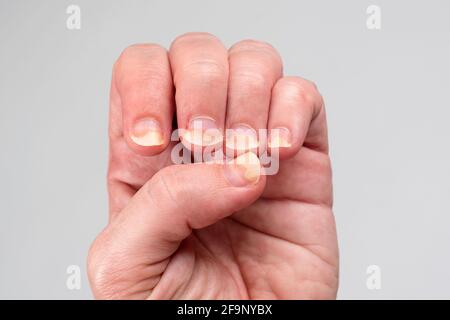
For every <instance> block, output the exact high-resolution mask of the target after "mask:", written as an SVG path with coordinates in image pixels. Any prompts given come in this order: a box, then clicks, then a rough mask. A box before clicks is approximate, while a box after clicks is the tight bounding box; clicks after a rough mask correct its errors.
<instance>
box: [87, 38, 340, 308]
mask: <svg viewBox="0 0 450 320" xmlns="http://www.w3.org/2000/svg"><path fill="white" fill-rule="evenodd" d="M175 92H176V93H175ZM175 115H176V119H177V122H176V123H177V126H178V128H179V129H188V126H189V123H190V120H191V119H192V118H195V117H198V116H206V117H208V119H213V120H215V123H216V124H217V127H218V129H219V130H221V131H222V132H223V130H225V129H226V128H232V127H233V126H235V125H236V124H246V125H247V126H249V127H252V128H254V129H269V130H270V129H272V128H278V127H283V128H286V129H288V130H289V134H290V136H288V138H287V139H288V141H289V143H288V144H285V145H284V146H282V147H280V148H276V146H274V147H273V148H271V147H268V148H269V150H270V151H271V150H274V149H275V148H276V149H277V151H279V154H280V159H281V161H280V169H279V172H278V173H277V174H276V175H269V176H265V175H260V176H256V177H253V178H252V179H251V181H250V180H249V178H248V176H246V175H245V174H244V173H247V172H248V171H246V169H248V167H246V166H242V165H231V164H223V163H217V164H205V163H201V164H183V165H174V164H173V163H172V162H171V157H170V152H171V149H172V147H173V146H174V144H175V142H171V141H170V134H171V132H172V130H173V129H174V128H173V121H172V119H173V117H174V116H175ZM149 118H151V119H153V120H155V121H156V123H158V124H159V127H160V129H161V134H162V140H161V143H160V144H153V145H141V144H139V143H136V142H135V141H134V140H133V139H132V136H133V134H134V132H135V131H133V130H134V129H133V128H134V125H135V124H136V123H137V122H138V121H139V120H140V119H149ZM109 136H110V160H109V171H108V189H109V202H110V220H109V223H108V225H107V227H106V228H105V229H104V230H103V231H102V232H101V233H100V234H99V235H98V237H97V238H96V240H95V241H94V243H93V245H92V247H91V249H90V252H89V257H88V274H89V280H90V283H91V287H92V290H93V293H94V295H95V297H96V298H99V299H334V298H335V297H336V292H337V288H338V266H339V262H338V247H337V240H336V231H335V222H334V216H333V212H332V201H333V200H332V180H331V166H330V159H329V156H328V142H327V125H326V117H325V109H324V104H323V99H322V97H321V95H320V94H319V92H318V91H317V88H316V86H315V85H314V84H313V83H312V82H310V81H308V80H305V79H303V78H300V77H293V76H284V75H283V72H282V60H281V57H280V56H279V54H278V52H277V51H276V50H275V49H274V48H273V47H272V46H271V45H269V44H267V43H264V42H259V41H252V40H245V41H241V42H238V43H236V44H235V45H233V46H232V47H231V48H230V49H228V50H227V49H226V48H225V47H224V46H223V44H222V43H221V42H220V40H219V39H217V38H216V37H214V36H213V35H210V34H207V33H188V34H184V35H182V36H179V37H178V38H176V39H175V40H174V42H173V43H172V45H171V47H170V49H169V50H168V51H166V50H165V49H164V48H162V47H160V46H158V45H155V44H142V45H133V46H130V47H128V48H127V49H125V50H124V51H123V53H122V54H121V56H120V57H119V58H118V60H117V62H116V63H115V65H114V68H113V77H112V84H111V94H110V120H109ZM225 140H226V139H225ZM184 143H186V141H184ZM187 147H189V146H187ZM253 168H254V167H253ZM258 168H259V165H258ZM252 172H253V171H252ZM246 177H247V178H246Z"/></svg>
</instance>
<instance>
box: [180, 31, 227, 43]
mask: <svg viewBox="0 0 450 320" xmlns="http://www.w3.org/2000/svg"><path fill="white" fill-rule="evenodd" d="M198 40H218V38H217V37H216V36H215V35H213V34H211V33H208V32H186V33H183V34H182V35H179V36H178V37H176V38H175V40H173V42H172V45H175V44H178V43H180V42H184V41H198Z"/></svg>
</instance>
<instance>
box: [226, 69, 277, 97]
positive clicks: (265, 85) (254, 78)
mask: <svg viewBox="0 0 450 320" xmlns="http://www.w3.org/2000/svg"><path fill="white" fill-rule="evenodd" d="M233 83H234V84H235V85H236V87H237V89H238V90H239V91H245V92H248V93H249V94H252V95H254V94H261V93H263V92H267V91H270V88H271V86H272V81H271V80H270V77H268V76H265V75H264V74H263V73H262V72H261V73H260V72H256V71H239V72H236V73H235V74H233Z"/></svg>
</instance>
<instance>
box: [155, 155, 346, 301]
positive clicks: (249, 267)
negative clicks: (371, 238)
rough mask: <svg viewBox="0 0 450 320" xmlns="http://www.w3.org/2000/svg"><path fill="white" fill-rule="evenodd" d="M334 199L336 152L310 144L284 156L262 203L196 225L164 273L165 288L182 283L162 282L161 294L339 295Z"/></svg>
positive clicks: (157, 292)
mask: <svg viewBox="0 0 450 320" xmlns="http://www.w3.org/2000/svg"><path fill="white" fill-rule="evenodd" d="M317 177H321V179H319V181H321V182H320V183H318V182H317V181H318V180H317V179H316V178H317ZM324 177H325V178H324ZM291 179H295V180H296V181H297V182H296V183H295V184H293V183H292V181H287V180H291ZM331 201H332V199H331V175H330V166H329V160H328V156H327V155H325V154H323V153H319V152H316V151H312V150H310V149H308V148H306V147H305V148H303V149H302V150H301V151H300V152H299V153H298V154H297V155H296V156H295V157H294V158H292V159H290V160H287V161H285V162H282V163H281V167H280V172H279V174H278V175H277V176H272V177H269V179H268V181H267V186H266V190H265V192H264V194H263V197H261V198H260V199H259V200H257V201H256V202H255V203H254V204H252V205H251V206H250V207H248V208H246V209H244V210H242V211H240V212H236V213H235V214H234V215H232V216H231V217H230V218H227V219H224V220H222V221H220V222H218V223H216V224H215V225H212V226H210V227H208V228H205V229H201V230H195V231H194V232H193V233H192V235H191V236H190V237H189V238H187V239H186V240H185V241H184V242H183V244H182V245H181V246H180V248H179V249H178V250H177V252H176V253H175V254H174V255H173V256H172V257H171V259H170V262H169V264H168V266H167V268H166V270H165V272H164V274H163V276H162V278H161V280H160V282H161V284H162V287H163V288H166V287H176V288H179V290H176V292H175V293H168V292H167V291H166V290H162V289H161V290H159V288H158V285H156V287H155V288H154V289H153V297H155V298H156V297H157V298H224V299H239V298H252V299H272V298H313V297H314V298H333V297H335V295H336V288H337V274H338V270H337V269H338V257H337V243H336V236H335V229H334V219H333V216H332V212H331V209H330V206H331ZM180 271H181V272H180ZM193 288H194V289H193ZM151 297H152V296H151Z"/></svg>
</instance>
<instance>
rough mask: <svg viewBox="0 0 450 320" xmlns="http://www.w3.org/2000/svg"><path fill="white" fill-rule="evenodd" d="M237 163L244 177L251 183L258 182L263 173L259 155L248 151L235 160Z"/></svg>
mask: <svg viewBox="0 0 450 320" xmlns="http://www.w3.org/2000/svg"><path fill="white" fill-rule="evenodd" d="M234 161H235V162H236V165H237V166H238V167H240V168H241V169H243V170H242V172H243V177H244V179H245V180H247V181H248V182H250V183H255V184H256V183H257V182H258V180H259V177H260V175H261V164H260V162H259V159H258V156H257V155H256V154H254V153H253V152H247V153H245V154H243V155H240V156H239V157H237V158H236V159H235V160H234Z"/></svg>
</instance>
